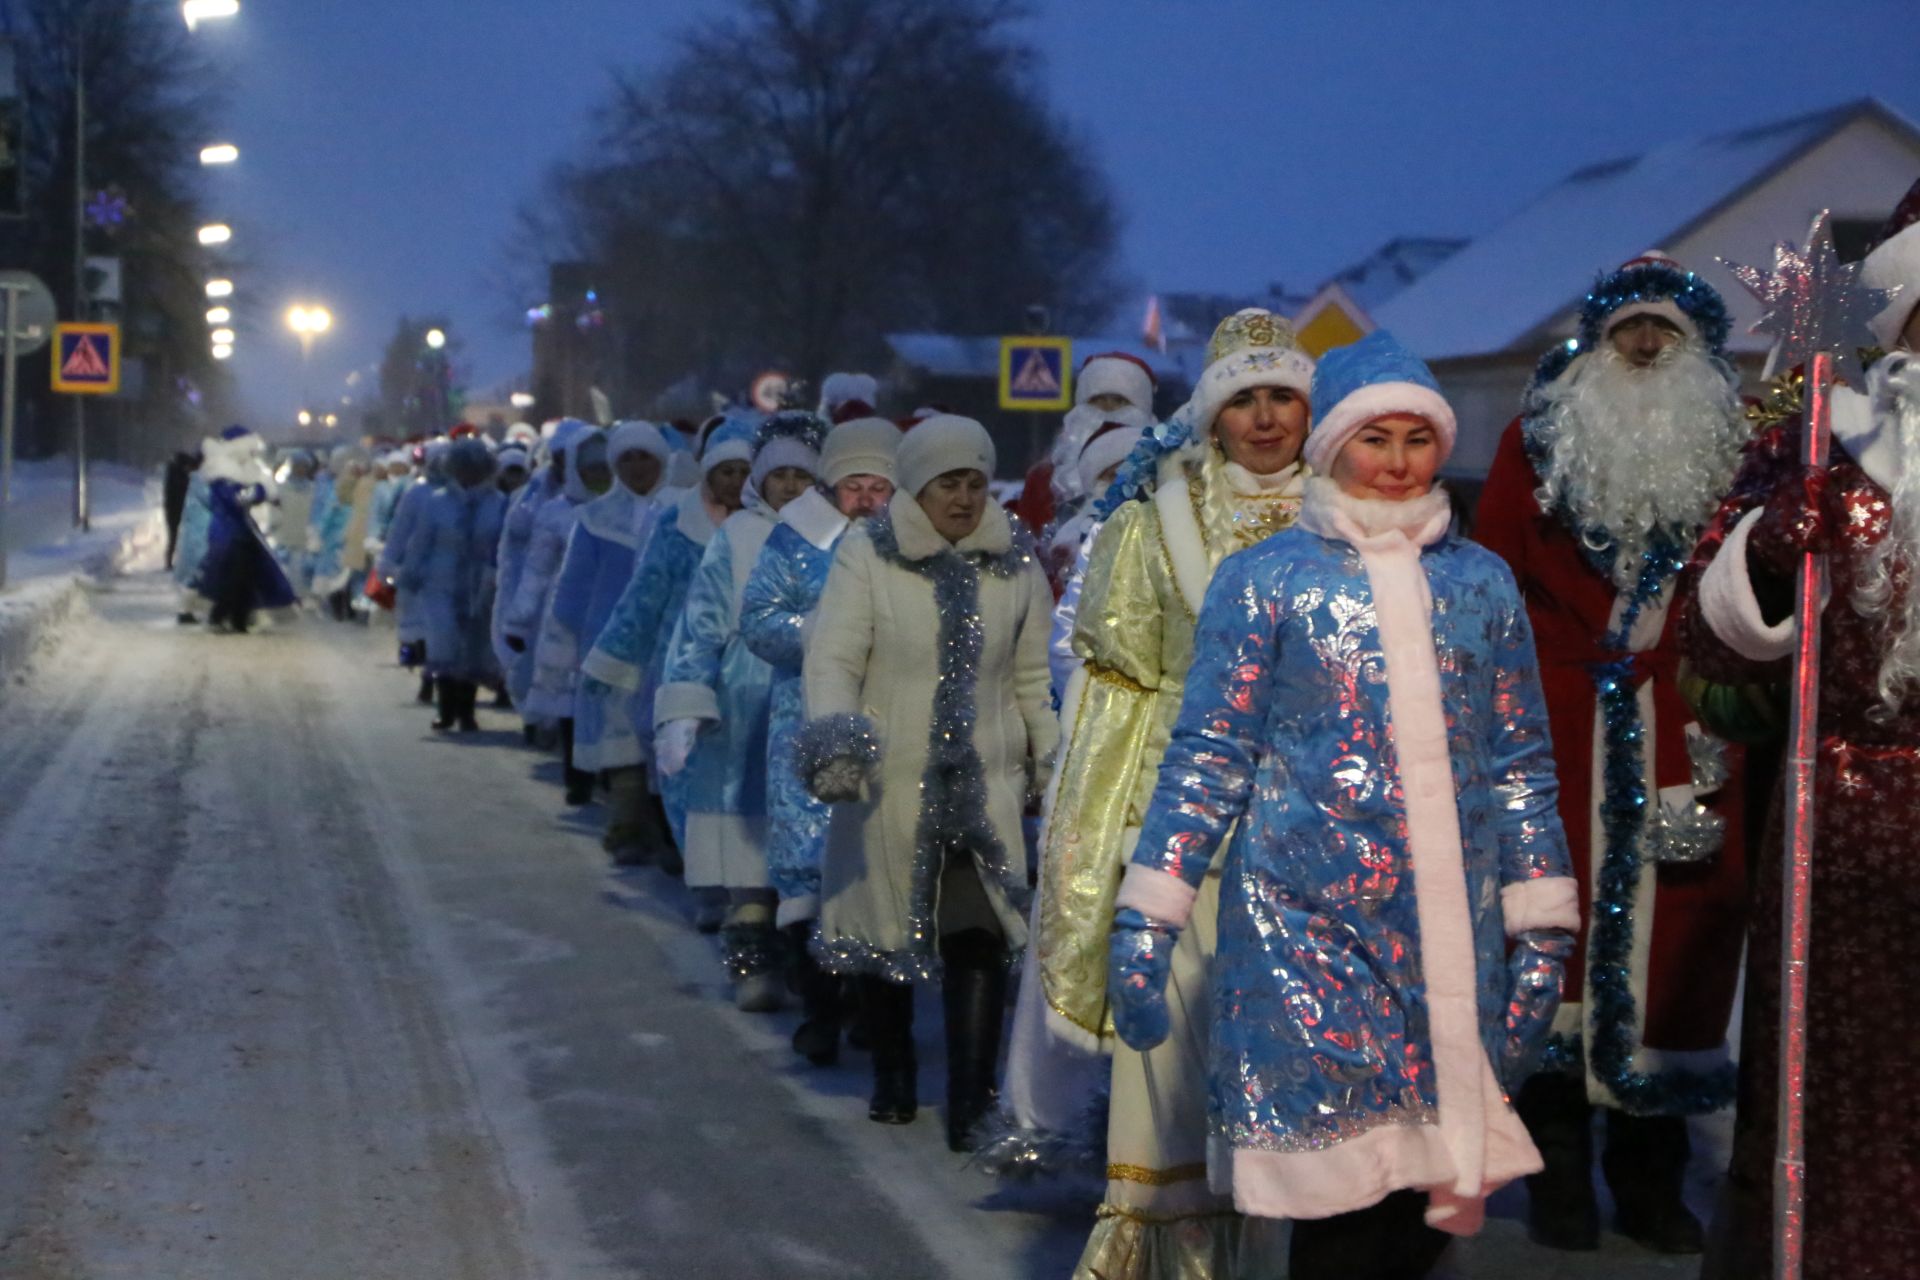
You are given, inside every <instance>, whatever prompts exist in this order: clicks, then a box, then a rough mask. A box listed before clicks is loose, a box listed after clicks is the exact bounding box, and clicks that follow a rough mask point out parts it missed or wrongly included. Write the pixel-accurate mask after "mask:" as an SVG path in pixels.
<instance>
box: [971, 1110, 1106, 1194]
mask: <svg viewBox="0 0 1920 1280" xmlns="http://www.w3.org/2000/svg"><path fill="white" fill-rule="evenodd" d="M1107 1105H1108V1097H1107V1093H1106V1091H1105V1090H1101V1091H1100V1092H1099V1093H1097V1094H1095V1095H1094V1097H1093V1100H1092V1102H1090V1103H1089V1104H1088V1106H1087V1109H1086V1112H1085V1113H1084V1114H1083V1115H1082V1116H1081V1117H1080V1119H1079V1121H1078V1122H1077V1123H1076V1124H1075V1126H1074V1127H1073V1128H1072V1129H1028V1128H1023V1127H1022V1126H1021V1124H1020V1122H1019V1121H1018V1120H1016V1119H1014V1116H1013V1112H1011V1111H1009V1110H1008V1109H1007V1108H1006V1107H1005V1106H998V1107H995V1108H994V1109H993V1110H992V1111H991V1112H989V1113H988V1114H987V1117H986V1119H984V1120H982V1121H981V1122H980V1123H979V1124H978V1125H976V1126H974V1130H973V1136H974V1140H975V1142H977V1143H978V1144H979V1145H978V1146H976V1147H975V1148H974V1153H973V1158H972V1159H970V1160H968V1161H967V1164H968V1166H969V1167H978V1168H979V1169H981V1170H983V1171H984V1172H986V1173H987V1174H989V1175H991V1176H993V1177H995V1178H1007V1179H1011V1180H1013V1181H1017V1182H1026V1181H1031V1180H1032V1179H1034V1178H1038V1177H1049V1176H1053V1175H1058V1174H1065V1173H1076V1172H1085V1173H1094V1174H1105V1172H1106V1167H1107Z"/></svg>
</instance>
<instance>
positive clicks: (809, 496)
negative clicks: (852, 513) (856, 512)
mask: <svg viewBox="0 0 1920 1280" xmlns="http://www.w3.org/2000/svg"><path fill="white" fill-rule="evenodd" d="M780 523H781V524H784V525H786V526H788V527H789V528H791V529H792V530H793V531H794V532H795V533H797V534H799V535H800V536H801V537H803V538H805V539H806V540H807V541H808V542H809V543H810V544H812V545H813V546H814V547H815V548H817V549H819V550H821V551H830V550H832V548H833V544H834V543H836V542H838V541H839V540H840V535H841V534H843V533H845V532H846V531H847V524H848V523H849V522H848V520H847V518H846V516H844V515H842V514H841V513H840V508H838V507H836V506H834V505H833V503H832V501H831V500H830V499H828V497H827V495H826V494H824V493H821V492H820V491H819V490H818V489H809V490H807V491H806V492H805V493H803V494H801V495H800V496H799V497H797V498H795V499H794V500H793V501H792V502H789V503H788V504H787V505H786V506H784V507H782V508H780Z"/></svg>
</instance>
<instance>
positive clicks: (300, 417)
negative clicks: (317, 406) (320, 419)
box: [294, 409, 313, 427]
mask: <svg viewBox="0 0 1920 1280" xmlns="http://www.w3.org/2000/svg"><path fill="white" fill-rule="evenodd" d="M294 418H295V420H296V421H297V422H299V424H300V425H301V426H303V427H310V426H312V425H313V415H312V414H311V413H308V412H307V411H306V410H305V409H302V410H301V411H300V412H299V413H297V414H295V415H294Z"/></svg>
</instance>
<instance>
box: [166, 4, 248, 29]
mask: <svg viewBox="0 0 1920 1280" xmlns="http://www.w3.org/2000/svg"><path fill="white" fill-rule="evenodd" d="M239 12H240V0H185V2H184V3H183V4H182V5H181V6H180V16H181V17H182V18H185V19H186V20H187V30H189V31H192V30H193V29H194V28H195V27H197V26H199V25H200V24H201V23H203V22H205V21H207V19H209V18H231V17H233V16H234V15H235V14H237V13H239Z"/></svg>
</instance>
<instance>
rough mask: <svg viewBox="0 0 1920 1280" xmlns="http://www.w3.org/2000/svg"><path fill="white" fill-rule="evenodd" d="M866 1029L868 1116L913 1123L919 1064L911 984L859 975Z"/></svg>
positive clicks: (917, 1106) (890, 1121) (883, 1121)
mask: <svg viewBox="0 0 1920 1280" xmlns="http://www.w3.org/2000/svg"><path fill="white" fill-rule="evenodd" d="M860 1000H861V1003H862V1005H863V1006H864V1007H865V1009H866V1016H867V1033H868V1035H869V1037H870V1038H871V1039H872V1042H873V1101H872V1103H871V1104H870V1105H869V1106H868V1107H867V1118H868V1119H869V1120H875V1121H878V1122H879V1123H881V1124H912V1123H913V1117H914V1113H915V1112H916V1111H918V1110H919V1107H920V1099H919V1096H918V1092H917V1090H918V1084H919V1081H918V1074H919V1064H918V1062H917V1060H916V1059H915V1057H914V1052H913V986H912V984H911V983H905V982H888V981H887V980H886V979H885V978H876V977H874V976H873V975H871V974H865V975H862V976H861V978H860Z"/></svg>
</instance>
